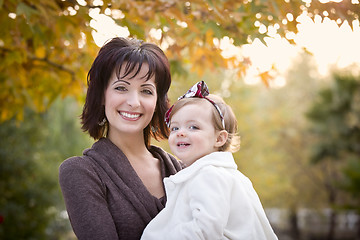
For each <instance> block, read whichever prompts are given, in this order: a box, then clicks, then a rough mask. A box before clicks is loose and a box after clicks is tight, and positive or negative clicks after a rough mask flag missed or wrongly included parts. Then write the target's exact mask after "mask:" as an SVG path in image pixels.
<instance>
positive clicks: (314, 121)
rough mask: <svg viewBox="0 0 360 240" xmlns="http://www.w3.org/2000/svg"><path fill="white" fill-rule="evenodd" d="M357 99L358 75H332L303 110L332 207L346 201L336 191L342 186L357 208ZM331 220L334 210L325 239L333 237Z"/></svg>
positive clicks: (359, 120) (359, 153) (359, 155)
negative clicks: (332, 77) (315, 97)
mask: <svg viewBox="0 0 360 240" xmlns="http://www.w3.org/2000/svg"><path fill="white" fill-rule="evenodd" d="M359 100H360V81H359V78H358V77H353V76H342V75H335V77H334V84H333V85H332V86H331V87H329V88H326V89H323V90H322V91H321V92H320V93H319V98H318V99H317V100H316V101H315V102H314V103H313V105H312V106H311V107H310V109H309V111H308V113H307V117H308V119H309V120H310V122H311V130H312V133H313V135H314V137H315V141H316V142H315V144H314V148H313V153H312V162H313V163H314V164H316V165H322V166H325V167H326V168H325V170H326V172H327V177H326V179H324V180H325V182H324V184H325V185H326V189H327V195H328V202H329V203H330V205H332V206H339V205H340V206H344V205H346V204H348V203H347V202H346V201H344V199H340V193H341V191H343V190H344V189H345V190H348V191H349V192H350V193H352V194H353V196H354V197H355V199H353V201H352V203H353V204H355V205H354V206H353V207H355V209H357V210H358V211H359V209H360V202H359V198H358V196H359V195H360V191H359V186H358V185H355V184H357V183H358V181H359V172H358V170H359V166H360V107H359V102H360V101H359ZM344 186H346V187H345V188H344ZM359 213H360V212H359ZM335 219H336V213H335V212H333V213H332V215H331V222H330V228H329V234H328V239H333V236H334V229H335ZM359 233H360V231H359Z"/></svg>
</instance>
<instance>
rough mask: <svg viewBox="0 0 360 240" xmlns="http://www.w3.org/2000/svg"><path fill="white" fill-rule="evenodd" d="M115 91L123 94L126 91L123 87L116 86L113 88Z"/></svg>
mask: <svg viewBox="0 0 360 240" xmlns="http://www.w3.org/2000/svg"><path fill="white" fill-rule="evenodd" d="M115 90H118V91H121V92H124V91H126V87H124V86H117V87H115Z"/></svg>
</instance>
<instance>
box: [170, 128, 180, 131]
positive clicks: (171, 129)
mask: <svg viewBox="0 0 360 240" xmlns="http://www.w3.org/2000/svg"><path fill="white" fill-rule="evenodd" d="M176 130H179V128H178V127H171V128H170V131H171V132H173V131H176Z"/></svg>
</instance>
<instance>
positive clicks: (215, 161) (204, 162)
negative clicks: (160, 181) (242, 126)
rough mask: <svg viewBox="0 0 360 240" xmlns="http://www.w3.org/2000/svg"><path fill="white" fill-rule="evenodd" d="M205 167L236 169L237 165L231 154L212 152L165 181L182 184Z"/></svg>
mask: <svg viewBox="0 0 360 240" xmlns="http://www.w3.org/2000/svg"><path fill="white" fill-rule="evenodd" d="M206 166H214V167H222V168H228V169H235V170H236V169H237V165H236V163H235V160H234V157H233V155H232V153H231V152H213V153H210V154H208V155H206V156H204V157H202V158H199V159H198V160H196V161H195V162H194V163H193V164H192V165H190V166H189V167H187V168H185V169H183V170H181V171H180V172H178V173H177V174H176V175H172V176H170V177H168V178H165V179H169V180H171V181H172V182H174V183H180V182H184V181H187V180H188V179H189V178H192V177H193V176H194V175H195V174H197V172H198V171H199V170H200V169H201V168H204V167H206ZM166 181H167V180H166Z"/></svg>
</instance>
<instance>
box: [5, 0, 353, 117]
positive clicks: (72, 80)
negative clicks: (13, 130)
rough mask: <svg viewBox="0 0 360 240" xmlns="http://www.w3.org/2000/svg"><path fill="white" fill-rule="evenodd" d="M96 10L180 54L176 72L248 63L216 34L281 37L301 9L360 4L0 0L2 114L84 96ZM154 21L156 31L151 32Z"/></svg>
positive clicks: (348, 8) (238, 39) (339, 14)
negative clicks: (227, 54) (228, 51)
mask: <svg viewBox="0 0 360 240" xmlns="http://www.w3.org/2000/svg"><path fill="white" fill-rule="evenodd" d="M97 10H98V11H99V13H101V14H105V15H107V16H109V17H111V18H113V19H114V21H115V22H116V23H117V24H119V25H120V26H123V27H126V28H127V29H128V30H129V32H130V37H137V38H140V39H144V40H147V41H150V42H154V43H157V44H159V45H160V46H163V47H164V50H166V54H167V55H168V57H169V58H170V60H171V61H172V62H175V61H177V62H178V63H177V64H173V66H175V67H177V68H175V69H173V71H174V72H177V73H180V74H183V73H184V71H182V70H183V69H185V67H182V66H181V65H182V64H188V63H190V64H191V65H192V68H190V70H189V71H192V72H195V73H197V74H198V76H200V77H202V76H203V74H205V71H204V69H210V70H214V69H216V68H218V67H224V68H226V67H233V68H234V69H236V70H237V71H238V74H239V75H241V74H243V72H244V70H246V66H247V64H246V60H243V61H242V60H241V59H240V60H239V59H236V58H224V57H223V56H222V55H221V48H220V45H219V44H218V41H214V39H215V40H219V39H221V38H223V37H225V36H226V37H229V38H230V39H231V40H232V41H233V43H234V44H235V45H236V46H241V45H242V44H246V43H249V42H251V41H252V40H254V39H255V38H259V39H260V40H261V41H263V42H264V37H266V33H260V32H259V27H258V26H259V24H262V25H264V26H266V27H269V26H275V25H276V26H279V28H278V29H279V30H278V33H279V34H280V35H281V36H283V37H284V36H285V35H286V33H287V32H289V31H292V32H296V31H297V28H296V26H297V21H296V18H297V17H298V16H299V15H300V14H302V13H303V12H304V11H306V12H307V13H308V14H309V16H310V17H312V18H314V17H315V15H316V14H320V15H321V16H322V15H324V13H325V12H327V13H328V14H329V17H330V18H331V19H335V20H338V19H339V20H340V21H337V22H338V23H339V24H340V23H342V22H343V21H345V20H346V21H348V22H349V23H350V24H351V23H352V20H355V19H358V18H359V6H358V4H356V3H351V1H350V0H343V1H342V2H341V3H331V2H330V3H325V4H323V3H319V2H318V1H312V2H311V4H309V3H305V2H303V1H301V0H295V1H283V0H271V1H262V0H253V1H247V0H244V1H238V0H226V1H219V0H207V1H203V0H194V1H184V0H181V1H163V0H155V1H138V0H116V1H115V0H102V1H101V0H100V1H98V0H97V1H94V0H90V1H70V0H36V1H25V0H11V1H10V0H9V1H0V22H1V28H0V36H1V37H0V56H1V58H0V89H1V90H2V91H1V93H0V109H1V112H0V121H5V120H9V119H11V118H12V117H13V116H16V118H17V119H23V118H24V116H23V109H24V107H28V108H31V109H32V110H34V111H37V112H43V111H45V110H46V109H47V108H49V107H50V105H51V104H52V103H53V102H54V100H55V99H57V97H58V96H62V97H64V96H74V97H77V98H82V97H83V96H84V93H85V83H86V73H87V71H88V70H89V68H90V65H91V62H92V61H93V59H94V57H95V55H96V52H97V51H98V47H97V46H96V45H95V44H94V41H93V37H92V32H93V31H94V30H93V29H92V28H91V27H90V21H91V17H90V16H89V13H90V12H91V11H97ZM288 14H291V15H292V16H293V19H295V20H290V19H288V17H287V16H288ZM255 23H256V24H255ZM153 29H156V30H159V31H160V32H161V36H160V38H156V37H154V36H153V35H151V34H150V32H151V30H153ZM264 76H265V75H264ZM264 82H265V83H266V82H267V79H266V78H265V79H264Z"/></svg>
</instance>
